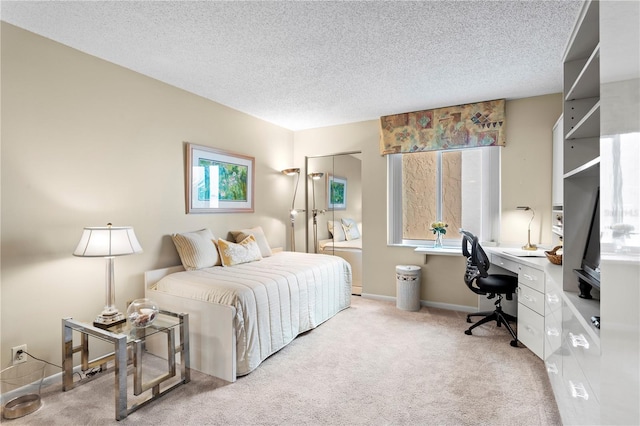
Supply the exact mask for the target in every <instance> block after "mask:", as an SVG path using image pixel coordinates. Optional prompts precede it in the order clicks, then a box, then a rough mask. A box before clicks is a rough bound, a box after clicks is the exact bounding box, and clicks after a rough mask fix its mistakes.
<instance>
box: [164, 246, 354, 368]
mask: <svg viewBox="0 0 640 426" xmlns="http://www.w3.org/2000/svg"><path fill="white" fill-rule="evenodd" d="M351 279H352V276H351V266H350V265H349V263H348V262H346V261H345V260H344V259H342V258H340V257H337V256H328V255H321V254H307V253H295V252H280V253H274V255H273V256H270V257H266V258H264V259H262V260H260V261H257V262H251V263H244V264H241V265H235V266H232V267H222V266H216V267H213V268H204V269H200V270H197V271H184V272H178V273H174V274H171V275H168V276H166V277H164V278H162V279H161V280H160V281H158V282H157V283H156V284H155V289H156V290H158V291H162V292H167V293H171V294H174V295H177V296H182V297H188V298H192V299H198V300H204V301H208V302H214V303H220V304H225V305H230V306H233V307H235V309H236V318H235V321H236V324H235V328H236V345H237V374H238V375H239V376H240V375H244V374H248V373H250V372H251V371H252V370H254V369H255V368H256V367H258V365H260V363H261V362H262V361H263V360H265V359H266V358H267V357H269V356H270V355H272V354H273V353H275V352H276V351H278V350H280V349H282V348H283V347H284V346H286V345H287V344H288V343H289V342H291V341H292V340H293V339H294V338H295V337H296V336H297V335H299V334H300V333H303V332H305V331H308V330H310V329H312V328H315V327H317V326H318V325H320V324H321V323H323V322H324V321H326V320H327V319H329V318H331V317H332V316H333V315H335V314H336V313H338V312H340V311H341V310H343V309H345V308H347V307H349V305H350V303H351ZM202 326H203V327H204V324H203V325H202Z"/></svg>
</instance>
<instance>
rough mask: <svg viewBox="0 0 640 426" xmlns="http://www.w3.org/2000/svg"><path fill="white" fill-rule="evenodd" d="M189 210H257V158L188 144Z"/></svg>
mask: <svg viewBox="0 0 640 426" xmlns="http://www.w3.org/2000/svg"><path fill="white" fill-rule="evenodd" d="M185 157H186V178H185V183H186V185H185V186H186V187H185V192H186V212H187V214H192V213H253V211H254V207H253V199H254V197H253V195H254V182H255V173H254V169H255V158H254V157H250V156H248V155H242V154H237V153H234V152H230V151H225V150H222V149H216V148H211V147H208V146H202V145H195V144H192V143H189V142H186V143H185Z"/></svg>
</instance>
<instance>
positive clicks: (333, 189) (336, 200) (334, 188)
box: [327, 174, 347, 210]
mask: <svg viewBox="0 0 640 426" xmlns="http://www.w3.org/2000/svg"><path fill="white" fill-rule="evenodd" d="M327 208H328V209H329V210H346V209H347V178H343V177H338V176H334V175H331V174H327Z"/></svg>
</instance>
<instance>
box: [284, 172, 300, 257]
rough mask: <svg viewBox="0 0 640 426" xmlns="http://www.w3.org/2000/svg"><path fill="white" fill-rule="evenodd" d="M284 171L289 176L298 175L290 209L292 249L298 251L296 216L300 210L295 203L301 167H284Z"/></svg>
mask: <svg viewBox="0 0 640 426" xmlns="http://www.w3.org/2000/svg"><path fill="white" fill-rule="evenodd" d="M282 173H283V174H285V175H287V176H296V187H295V189H294V190H293V200H292V201H291V210H289V219H290V220H291V251H296V216H297V215H298V210H296V208H295V205H296V194H297V193H298V183H299V182H300V169H299V168H291V169H284V170H283V171H282Z"/></svg>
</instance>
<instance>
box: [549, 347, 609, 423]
mask: <svg viewBox="0 0 640 426" xmlns="http://www.w3.org/2000/svg"><path fill="white" fill-rule="evenodd" d="M562 358H563V359H562V389H559V390H558V395H557V396H556V400H557V401H558V399H560V400H559V401H558V408H559V409H560V413H561V414H562V422H563V424H566V425H587V424H589V425H597V424H600V401H599V400H598V398H597V397H596V395H595V393H594V391H593V389H592V388H591V386H590V384H589V382H588V381H587V380H586V377H585V376H584V374H583V372H582V371H581V370H580V368H579V367H578V365H577V362H576V360H575V358H574V357H572V356H563V357H562ZM555 391H556V389H555V387H554V392H555ZM558 396H560V398H558Z"/></svg>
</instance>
